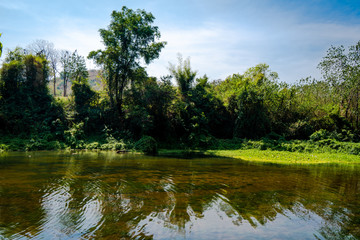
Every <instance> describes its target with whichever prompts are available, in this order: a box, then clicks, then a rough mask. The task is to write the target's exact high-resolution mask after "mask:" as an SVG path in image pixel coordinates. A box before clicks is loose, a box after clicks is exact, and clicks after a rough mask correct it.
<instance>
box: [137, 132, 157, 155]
mask: <svg viewBox="0 0 360 240" xmlns="http://www.w3.org/2000/svg"><path fill="white" fill-rule="evenodd" d="M135 149H136V150H138V151H141V152H143V153H145V154H156V153H157V142H156V140H155V139H154V138H153V137H150V136H144V137H142V138H141V139H140V140H139V141H137V142H136V143H135Z"/></svg>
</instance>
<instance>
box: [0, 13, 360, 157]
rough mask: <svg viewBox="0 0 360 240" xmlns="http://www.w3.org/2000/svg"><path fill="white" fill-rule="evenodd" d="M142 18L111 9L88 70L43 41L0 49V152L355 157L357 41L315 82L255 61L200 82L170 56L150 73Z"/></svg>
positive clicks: (154, 33) (151, 32)
mask: <svg viewBox="0 0 360 240" xmlns="http://www.w3.org/2000/svg"><path fill="white" fill-rule="evenodd" d="M154 19H155V18H154V16H153V15H152V14H151V13H149V12H146V11H144V10H132V9H129V8H126V7H123V8H122V10H121V11H113V12H112V14H111V22H110V25H109V26H108V27H107V28H104V29H100V30H99V33H100V36H101V38H102V41H103V43H104V48H103V49H101V50H94V51H92V52H90V54H89V55H88V56H87V58H88V59H91V60H93V61H94V63H96V64H97V66H98V67H99V69H98V70H88V69H87V68H86V64H85V58H84V57H83V56H80V55H79V54H78V53H77V51H74V52H71V51H68V50H61V51H60V50H57V49H56V48H55V46H54V44H52V43H51V42H48V41H45V40H37V41H35V42H33V43H31V44H29V46H28V47H26V48H20V47H18V48H16V49H12V50H9V51H8V52H7V53H5V52H3V51H2V49H3V48H2V45H1V44H0V54H3V55H4V56H5V58H4V61H3V63H2V66H1V70H0V149H1V150H2V151H18V150H20V151H34V150H59V149H88V150H93V149H100V150H116V151H140V152H144V153H148V154H156V153H157V152H158V149H168V150H160V153H166V152H167V151H168V152H171V151H169V149H170V150H171V149H180V150H176V151H189V150H198V151H201V152H204V153H206V154H215V155H218V156H226V157H238V158H242V159H245V160H251V161H258V160H260V161H272V162H281V163H295V162H297V163H299V162H301V163H308V162H313V163H323V162H344V163H359V162H360V156H359V154H360V134H359V133H360V131H359V130H360V78H359V73H360V66H359V62H360V41H359V42H358V43H355V45H353V46H350V47H343V46H331V47H330V48H329V50H328V52H327V54H326V56H324V58H323V59H322V60H321V61H320V63H319V65H318V68H319V69H320V70H321V72H322V75H323V77H322V78H321V79H320V80H319V79H313V78H310V77H309V78H305V79H300V80H299V81H297V82H296V83H293V84H289V83H286V82H283V81H280V79H279V76H278V74H277V73H276V72H274V71H272V70H271V69H270V66H268V65H267V64H265V63H260V64H258V65H256V66H254V67H251V68H249V69H248V70H246V71H245V72H243V73H234V74H230V75H229V76H228V77H227V78H226V79H224V80H210V79H209V78H208V77H207V76H206V75H204V76H198V74H197V71H195V70H193V69H192V68H191V64H190V59H189V58H186V59H183V58H182V56H181V55H179V57H178V63H176V64H169V67H168V69H169V72H165V73H164V76H162V77H160V78H156V77H152V76H149V75H148V74H147V72H146V68H145V66H146V65H147V64H150V63H151V62H152V61H153V60H155V59H157V58H158V57H159V55H160V52H161V50H162V49H163V48H164V47H166V44H167V43H166V42H163V41H160V36H161V35H160V30H159V28H158V27H157V26H154V25H153V22H154ZM0 36H1V35H0ZM0 40H1V39H0ZM5 47H6V46H5ZM173 151H174V150H173Z"/></svg>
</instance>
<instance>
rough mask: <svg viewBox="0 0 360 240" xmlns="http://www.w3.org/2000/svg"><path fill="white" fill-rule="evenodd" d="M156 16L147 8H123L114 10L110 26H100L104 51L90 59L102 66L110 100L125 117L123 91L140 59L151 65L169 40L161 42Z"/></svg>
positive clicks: (95, 53) (92, 54)
mask: <svg viewBox="0 0 360 240" xmlns="http://www.w3.org/2000/svg"><path fill="white" fill-rule="evenodd" d="M154 19H155V18H154V16H153V15H152V14H151V13H148V12H146V11H144V10H140V9H138V10H136V11H134V10H132V9H128V8H127V7H125V6H124V7H123V8H122V10H121V11H119V12H117V11H113V12H112V14H111V22H110V25H109V26H108V28H107V29H100V30H99V32H100V36H101V38H102V40H103V43H104V45H105V49H104V50H97V51H92V52H90V54H89V56H88V57H89V58H90V59H93V60H95V62H96V63H97V64H99V65H100V66H102V68H103V70H104V71H103V73H104V75H105V79H106V85H107V90H108V94H109V97H110V103H111V105H112V106H113V107H115V109H116V110H117V112H118V114H119V115H120V116H122V105H123V93H124V90H125V88H126V87H127V84H128V83H129V82H130V81H132V80H134V75H135V72H136V70H137V69H139V68H140V67H141V66H140V63H141V60H144V62H145V63H146V64H149V63H150V62H151V61H152V60H154V59H156V58H158V57H159V54H160V51H161V49H162V48H164V47H165V44H166V42H158V41H157V40H159V39H160V32H159V29H158V27H156V26H153V25H152V24H153V22H154Z"/></svg>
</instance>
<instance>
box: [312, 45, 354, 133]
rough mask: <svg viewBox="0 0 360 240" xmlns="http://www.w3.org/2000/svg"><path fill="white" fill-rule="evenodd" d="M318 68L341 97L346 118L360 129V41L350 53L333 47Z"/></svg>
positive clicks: (351, 47)
mask: <svg viewBox="0 0 360 240" xmlns="http://www.w3.org/2000/svg"><path fill="white" fill-rule="evenodd" d="M318 68H320V70H321V72H322V74H323V78H324V79H325V80H326V81H327V82H328V83H330V84H331V86H332V88H333V94H334V95H336V96H338V97H339V100H340V101H339V105H340V108H341V109H342V111H343V114H344V115H345V118H347V119H348V121H349V122H351V123H352V124H353V126H354V127H355V128H356V129H360V41H359V42H358V43H357V44H356V45H354V46H350V47H349V50H348V51H346V50H345V48H344V46H339V47H334V46H332V47H331V48H330V49H329V50H328V51H327V55H326V56H325V57H324V58H323V60H322V61H321V62H320V63H319V65H318Z"/></svg>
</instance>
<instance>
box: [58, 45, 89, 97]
mask: <svg viewBox="0 0 360 240" xmlns="http://www.w3.org/2000/svg"><path fill="white" fill-rule="evenodd" d="M60 64H61V66H62V72H61V75H62V78H63V80H64V94H63V95H64V97H65V96H66V95H67V87H68V82H69V81H70V82H73V81H76V82H81V81H82V80H83V79H86V78H87V77H88V76H89V73H88V71H87V69H86V63H85V59H84V57H83V56H80V55H79V54H78V53H77V51H76V50H75V51H74V52H73V53H70V52H69V51H67V50H63V51H61V57H60Z"/></svg>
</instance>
